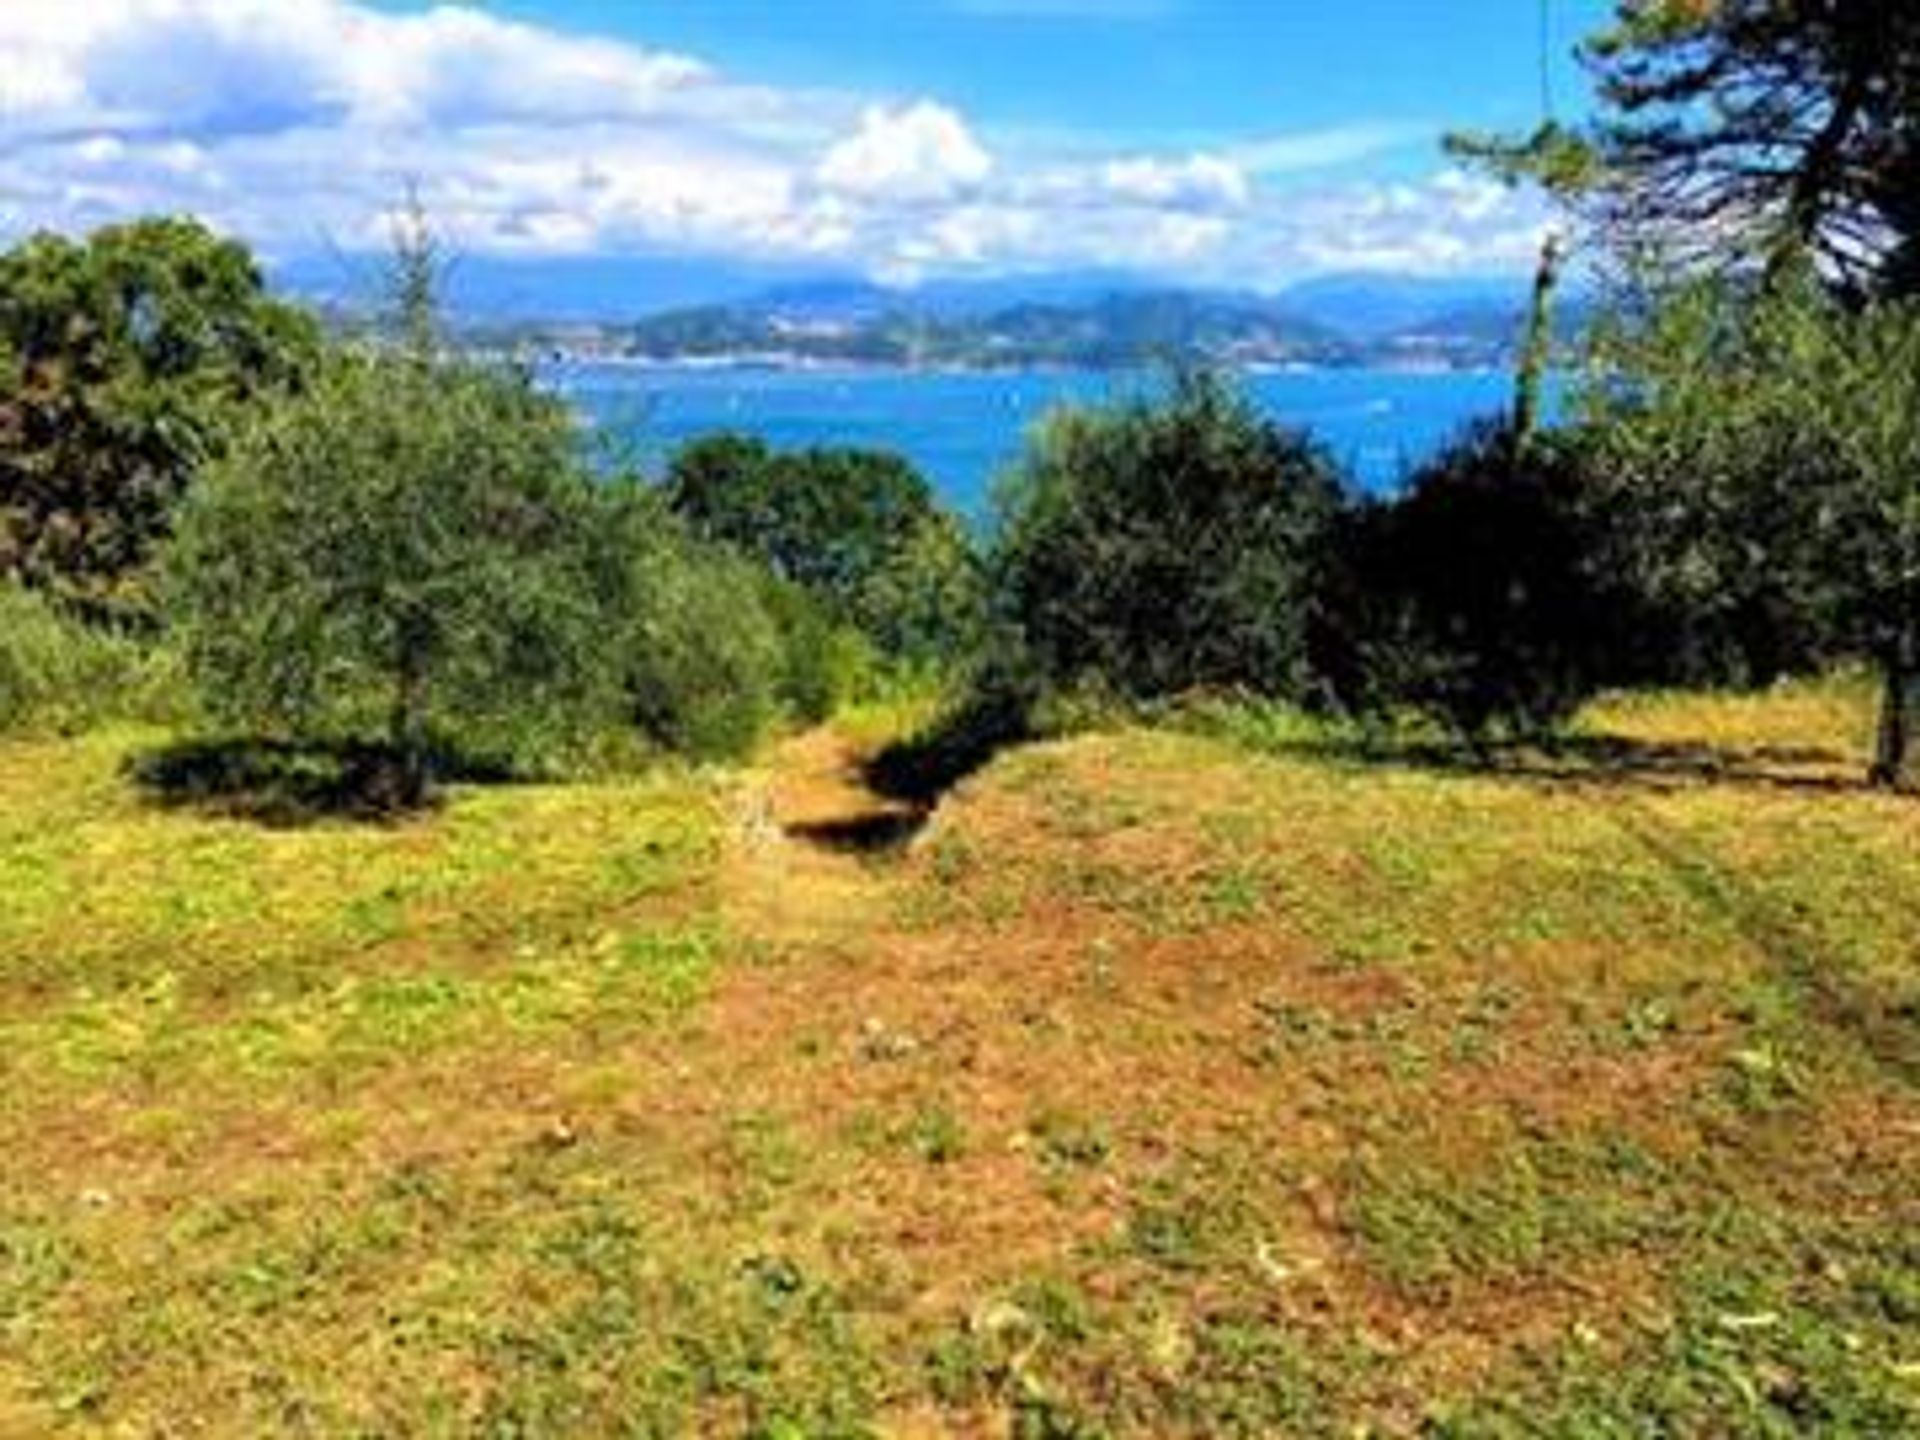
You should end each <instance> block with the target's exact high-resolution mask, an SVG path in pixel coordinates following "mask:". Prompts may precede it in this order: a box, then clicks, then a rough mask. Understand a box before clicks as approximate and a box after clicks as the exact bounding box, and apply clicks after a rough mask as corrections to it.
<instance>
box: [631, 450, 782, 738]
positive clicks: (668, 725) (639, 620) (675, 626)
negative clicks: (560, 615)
mask: <svg viewBox="0 0 1920 1440" xmlns="http://www.w3.org/2000/svg"><path fill="white" fill-rule="evenodd" d="M602 504H603V506H604V508H605V518H604V520H603V523H602V525H601V526H600V528H599V544H600V549H601V551H602V566H603V576H602V579H601V582H600V591H601V594H602V597H603V603H604V605H605V609H606V613H607V617H608V622H607V623H608V631H609V633H608V637H607V642H606V643H607V646H608V650H609V652H610V655H611V668H612V671H613V679H614V682H615V684H616V685H617V687H618V690H619V695H620V697H621V698H620V701H619V704H620V705H621V706H622V708H623V709H624V710H625V712H626V717H625V718H626V719H627V720H628V721H630V722H631V723H633V724H635V725H637V726H638V727H639V728H640V730H641V731H642V732H643V733H645V734H646V735H647V736H648V737H649V738H650V739H652V740H653V741H655V742H656V743H657V744H660V745H662V746H664V747H666V748H667V749H669V750H676V751H680V752H683V753H686V754H689V755H692V756H695V757H697V758H701V759H717V758H722V757H730V756H738V755H742V754H744V753H746V752H747V751H748V750H751V749H752V748H753V746H754V744H755V743H756V742H757V741H758V740H759V739H760V737H761V735H762V733H763V732H764V731H765V729H766V727H767V725H768V724H769V723H770V722H771V720H772V718H773V716H774V715H775V713H776V712H777V710H778V709H779V707H780V704H781V700H782V696H781V694H780V690H781V683H780V682H781V677H782V672H783V669H784V666H785V663H786V647H785V643H784V637H783V635H782V633H781V631H780V628H779V626H778V624H777V622H776V621H775V619H774V616H773V614H772V613H771V611H770V610H769V608H768V607H767V605H766V604H765V603H764V602H763V599H762V596H763V594H764V591H765V588H766V583H767V582H766V577H765V576H764V575H763V574H762V573H761V571H760V570H759V569H758V568H757V567H756V566H754V565H752V564H751V563H750V562H748V561H747V560H745V559H742V558H741V557H739V556H737V555H735V554H734V553H733V552H731V551H728V550H725V549H722V548H720V547H717V546H712V545H708V544H706V543H704V542H702V541H699V540H696V539H694V538H693V537H692V536H690V535H688V534H687V533H686V530H685V527H684V526H682V525H681V524H680V523H679V522H678V521H677V520H675V518H674V517H673V516H671V515H669V514H667V513H666V511H665V508H664V506H663V505H662V504H661V503H660V500H659V497H658V495H657V494H656V493H655V492H653V491H651V490H648V489H645V488H642V487H640V486H638V485H632V484H628V483H625V482H613V483H611V484H610V485H609V486H608V488H607V490H606V491H605V492H604V495H603V499H602Z"/></svg>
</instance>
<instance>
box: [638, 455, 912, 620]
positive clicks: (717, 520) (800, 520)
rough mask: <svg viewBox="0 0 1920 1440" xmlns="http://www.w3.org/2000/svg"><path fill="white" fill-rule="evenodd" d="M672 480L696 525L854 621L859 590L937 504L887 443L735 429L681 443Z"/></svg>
mask: <svg viewBox="0 0 1920 1440" xmlns="http://www.w3.org/2000/svg"><path fill="white" fill-rule="evenodd" d="M666 490H667V497H668V503H669V504H670V505H671V506H672V507H673V509H674V510H675V511H676V512H677V513H679V514H680V515H681V516H682V517H683V518H684V519H685V520H686V521H687V523H688V524H689V525H691V526H692V527H693V529H694V530H695V532H696V533H698V534H700V535H702V536H704V537H705V538H707V539H709V540H715V541H719V542H722V543H724V544H728V545H733V546H735V547H737V548H738V549H740V550H742V551H744V552H745V553H746V554H749V555H752V556H755V557H757V558H759V559H760V560H762V561H764V562H765V563H766V564H767V566H768V567H769V568H770V569H772V570H773V572H774V573H775V574H776V575H779V576H780V577H781V578H782V579H785V580H790V581H792V582H794V583H795V584H797V585H801V586H804V587H805V588H807V589H808V590H811V591H813V592H814V593H815V594H817V595H819V596H820V597H821V598H822V599H823V600H825V601H826V602H827V603H828V604H829V605H831V606H832V607H833V608H834V609H835V610H836V611H837V612H838V613H839V615H840V616H841V618H843V619H845V620H848V621H854V622H857V621H858V620H859V618H860V609H861V595H862V592H863V591H864V590H866V589H867V588H868V587H869V586H870V585H872V584H873V583H874V582H875V580H876V578H877V577H878V576H879V575H880V574H881V573H882V572H883V571H884V570H886V568H887V567H888V566H889V565H890V564H891V563H892V562H893V561H894V560H895V558H896V557H897V556H898V555H899V554H900V553H901V552H902V551H903V550H905V549H906V548H907V547H908V546H909V545H911V544H912V543H913V542H914V540H915V538H916V536H917V534H918V532H919V531H920V529H921V527H922V526H923V525H925V524H927V523H928V522H929V521H930V520H932V518H933V517H934V516H935V515H936V514H937V513H938V512H937V510H936V508H935V505H934V501H933V492H932V490H931V489H930V488H929V487H928V485H927V482H926V480H925V479H924V478H923V477H922V476H921V475H920V473H919V472H918V471H916V470H915V469H914V468H913V466H912V465H910V464H909V463H908V462H907V461H906V460H905V459H903V458H902V457H900V456H898V455H895V454H892V453H891V452H888V451H882V450H862V449H857V448H854V447H850V446H819V447H814V448H811V449H806V450H797V451H785V452H782V451H777V450H774V449H772V448H771V447H770V446H768V445H767V444H766V443H765V442H764V441H761V440H759V439H756V438H753V437H750V436H746V435H737V434H730V433H721V434H716V435H710V436H704V437H702V438H700V439H698V440H694V441H692V442H690V443H689V444H687V445H685V446H684V447H682V448H681V450H680V451H679V453H678V454H676V455H675V457H674V460H673V464H672V468H671V471H670V473H669V475H668V477H667V486H666Z"/></svg>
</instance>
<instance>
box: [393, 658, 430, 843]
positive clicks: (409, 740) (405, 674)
mask: <svg viewBox="0 0 1920 1440" xmlns="http://www.w3.org/2000/svg"><path fill="white" fill-rule="evenodd" d="M394 658H395V664H394V685H393V715H392V718H391V720H390V721H389V724H388V739H389V741H390V742H391V743H392V745H393V749H394V754H395V756H396V757H397V759H398V761H399V782H400V783H399V794H398V795H397V796H396V799H397V801H398V803H399V804H400V805H401V806H402V807H403V808H406V809H415V808H417V807H418V806H420V805H421V804H422V803H424V802H425V800H426V798H427V665H426V646H425V645H424V644H423V643H422V642H421V639H420V637H419V636H418V635H417V634H416V633H415V632H414V630H413V628H412V627H410V626H403V627H402V628H401V632H400V640H399V645H398V649H397V653H396V655H395V657H394Z"/></svg>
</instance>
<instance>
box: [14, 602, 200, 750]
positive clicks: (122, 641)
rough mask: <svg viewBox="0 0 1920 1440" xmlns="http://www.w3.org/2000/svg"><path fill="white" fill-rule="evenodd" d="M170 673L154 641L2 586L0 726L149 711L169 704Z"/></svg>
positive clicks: (69, 724) (53, 726)
mask: <svg viewBox="0 0 1920 1440" xmlns="http://www.w3.org/2000/svg"><path fill="white" fill-rule="evenodd" d="M166 679H167V674H166V670H165V657H164V656H163V655H162V654H161V653H160V652H158V651H156V650H154V649H153V648H152V647H151V646H149V645H146V644H143V643H141V642H139V641H137V640H134V639H132V638H130V637H127V636H124V635H121V634H119V633H117V632H114V631H111V630H106V629H102V628H97V627H94V626H89V625H86V624H83V623H81V622H80V621H79V620H77V619H74V618H73V617H72V616H70V615H68V614H67V613H65V612H64V611H63V610H62V609H60V607H59V606H58V605H57V604H56V603H55V602H53V601H50V600H48V599H47V598H45V597H44V596H42V595H40V594H37V593H35V592H33V591H29V590H24V589H21V588H19V587H17V586H11V585H0V731H9V730H57V731H62V732H70V731H74V730H79V729H83V728H85V727H86V726H88V725H91V724H94V723H96V722H98V721H101V720H105V719H109V718H125V717H134V716H142V715H146V714H149V713H152V712H154V711H155V710H156V709H157V708H158V706H159V705H160V704H161V703H163V701H164V699H165V697H164V694H163V691H164V688H165V682H166Z"/></svg>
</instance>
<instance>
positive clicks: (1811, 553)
mask: <svg viewBox="0 0 1920 1440" xmlns="http://www.w3.org/2000/svg"><path fill="white" fill-rule="evenodd" d="M1586 401H1587V404H1588V406H1589V408H1590V410H1591V411H1592V412H1593V414H1594V417H1595V418H1596V419H1597V420H1598V421H1599V427H1598V433H1599V434H1600V435H1602V436H1603V437H1605V441H1606V444H1607V448H1608V451H1609V454H1608V457H1607V461H1608V469H1609V470H1610V472H1611V473H1612V474H1613V476H1614V477H1615V482H1616V483H1617V484H1619V485H1621V486H1623V487H1625V489H1626V491H1627V493H1628V494H1629V496H1630V497H1631V498H1632V500H1633V502H1634V505H1633V508H1634V510H1635V513H1636V515H1637V516H1638V525H1639V528H1640V531H1641V534H1642V537H1643V539H1642V543H1641V544H1640V545H1639V546H1638V547H1637V548H1638V549H1639V551H1640V553H1641V555H1642V557H1643V563H1645V564H1646V565H1647V567H1648V568H1649V570H1650V571H1651V572H1652V573H1653V575H1654V583H1655V584H1656V585H1658V586H1663V587H1665V588H1667V589H1668V590H1669V591H1677V592H1681V593H1683V594H1684V595H1685V596H1686V597H1687V598H1688V599H1689V600H1690V601H1691V602H1692V603H1694V604H1697V605H1702V606H1712V605H1714V604H1717V603H1721V602H1722V600H1723V597H1725V596H1727V595H1729V594H1734V595H1738V594H1741V593H1744V592H1750V591H1752V590H1753V589H1754V587H1756V586H1760V585H1764V586H1766V587H1767V588H1768V589H1769V590H1770V592H1771V593H1773V595H1774V597H1775V603H1777V604H1780V605H1784V606H1786V607H1787V608H1788V609H1790V610H1791V611H1792V612H1793V613H1792V614H1791V615H1790V616H1789V617H1788V618H1789V619H1790V620H1791V621H1792V623H1794V624H1795V625H1796V626H1798V627H1799V628H1801V629H1803V630H1811V631H1817V632H1820V633H1825V634H1830V635H1831V636H1832V638H1833V643H1834V644H1835V645H1836V646H1838V647H1841V648H1843V649H1845V650H1847V651H1851V652H1852V653H1855V654H1858V655H1860V656H1862V657H1863V658H1865V659H1867V660H1869V661H1870V662H1871V663H1872V664H1873V665H1874V667H1875V668H1876V669H1877V670H1878V672H1879V674H1880V677H1881V690H1882V699H1881V706H1880V720H1879V733H1878V739H1877V743H1876V746H1875V753H1874V760H1873V765H1872V770H1871V777H1872V779H1873V780H1874V781H1875V783H1878V784H1892V783H1894V781H1896V780H1897V779H1898V778H1899V775H1900V772H1901V769H1902V767H1903V765H1904V763H1905V759H1906V752H1907V746H1908V735H1909V732H1910V730H1911V723H1910V713H1911V707H1912V690H1913V687H1914V683H1915V679H1916V670H1920V308H1916V307H1915V306H1914V305H1912V304H1911V303H1899V302H1893V301H1887V302H1882V303H1879V304H1875V305H1870V306H1867V307H1865V308H1863V309H1849V308H1847V307H1845V306H1843V305H1841V304H1839V303H1837V302H1835V301H1834V300H1832V299H1831V298H1829V297H1828V296H1827V295H1825V294H1824V293H1822V291H1821V290H1820V288H1819V287H1818V286H1816V285H1815V284H1813V283H1812V282H1811V280H1808V281H1807V282H1805V283H1791V282H1783V283H1780V284H1776V285H1773V286H1770V287H1768V288H1767V289H1765V290H1764V291H1761V292H1757V293H1751V292H1746V291H1741V290H1738V289H1734V288H1730V287H1729V286H1728V285H1726V284H1724V283H1716V282H1701V283H1696V284H1692V285H1689V286H1686V287H1683V288H1682V289H1681V290H1680V291H1678V292H1677V293H1675V294H1673V295H1671V296H1668V297H1665V298H1664V299H1662V300H1660V301H1658V302H1656V303H1654V304H1652V305H1651V306H1650V307H1648V309H1647V310H1646V311H1645V312H1644V314H1643V315H1642V316H1641V317H1640V318H1638V319H1637V320H1635V321H1632V322H1630V323H1625V324H1620V323H1616V324H1615V325H1614V326H1613V327H1611V329H1610V330H1609V331H1608V332H1607V333H1606V334H1605V335H1604V336H1603V338H1602V340H1601V342H1600V344H1599V346H1598V349H1597V351H1596V357H1595V365H1594V369H1593V373H1592V378H1591V379H1590V381H1589V383H1588V385H1587V387H1586Z"/></svg>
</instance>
